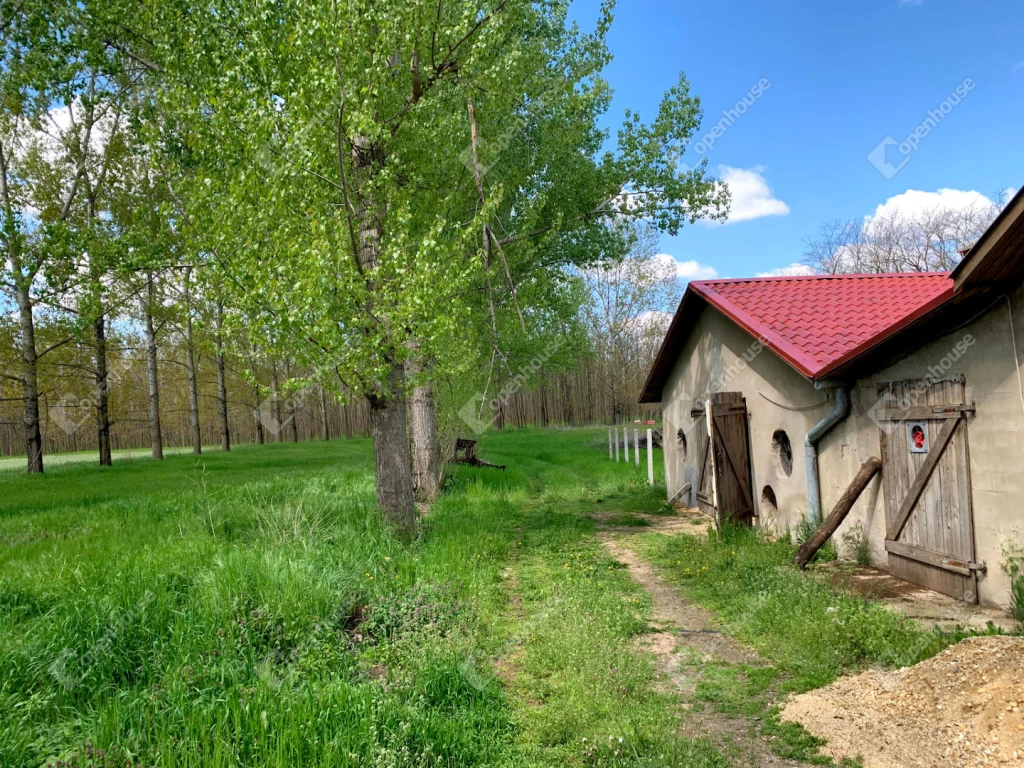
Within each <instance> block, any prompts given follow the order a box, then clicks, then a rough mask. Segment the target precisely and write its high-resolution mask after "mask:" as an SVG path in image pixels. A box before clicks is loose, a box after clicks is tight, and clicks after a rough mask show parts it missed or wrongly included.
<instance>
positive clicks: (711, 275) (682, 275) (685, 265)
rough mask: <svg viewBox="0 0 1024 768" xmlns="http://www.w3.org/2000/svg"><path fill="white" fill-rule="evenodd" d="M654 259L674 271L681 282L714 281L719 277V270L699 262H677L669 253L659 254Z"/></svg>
mask: <svg viewBox="0 0 1024 768" xmlns="http://www.w3.org/2000/svg"><path fill="white" fill-rule="evenodd" d="M654 258H655V259H656V260H657V261H658V262H659V263H660V264H662V265H663V266H664V267H666V268H668V269H674V270H675V272H676V277H678V278H679V279H681V280H714V279H715V278H716V277H718V270H717V269H715V268H714V267H712V266H709V265H707V264H701V263H700V262H699V261H693V260H690V261H677V260H676V258H675V257H674V256H670V255H668V254H667V253H659V254H658V255H657V256H655V257H654Z"/></svg>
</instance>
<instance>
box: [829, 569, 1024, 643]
mask: <svg viewBox="0 0 1024 768" xmlns="http://www.w3.org/2000/svg"><path fill="white" fill-rule="evenodd" d="M814 571H815V572H817V573H820V574H822V575H823V576H825V577H826V578H829V579H831V581H832V584H833V585H835V586H836V587H838V588H840V589H847V590H851V591H853V592H856V593H858V594H861V595H863V596H864V597H867V598H869V599H872V600H877V601H878V602H879V603H880V604H881V605H883V606H884V607H886V608H888V609H889V610H892V611H896V612H899V613H903V614H906V615H907V616H909V617H910V618H912V619H915V620H916V621H918V622H919V623H921V624H923V625H924V626H926V627H933V628H935V629H940V630H945V631H948V630H951V629H954V628H956V627H966V628H968V629H985V627H986V626H987V625H988V624H989V623H992V624H994V625H995V626H997V627H1001V628H1002V629H1003V630H1005V631H1007V632H1012V631H1013V630H1014V627H1015V624H1016V622H1014V620H1013V618H1012V617H1011V616H1010V615H1009V614H1008V613H1007V612H1006V611H1003V610H1000V609H998V608H993V607H990V606H983V605H970V604H968V603H965V602H963V601H962V600H957V599H956V598H953V597H950V596H949V595H943V594H940V593H939V592H935V591H933V590H930V589H927V588H925V587H921V586H918V585H917V584H912V583H910V582H909V581H903V580H902V579H897V578H896V577H895V576H892V575H891V574H889V573H886V572H885V571H882V570H879V569H878V568H873V567H871V566H865V565H852V564H850V563H824V564H821V565H816V566H814Z"/></svg>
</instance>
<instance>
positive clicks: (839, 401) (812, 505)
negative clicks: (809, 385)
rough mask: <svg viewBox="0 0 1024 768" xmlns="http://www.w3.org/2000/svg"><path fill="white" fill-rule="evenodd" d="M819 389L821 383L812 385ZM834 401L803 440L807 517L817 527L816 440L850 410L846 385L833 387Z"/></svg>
mask: <svg viewBox="0 0 1024 768" xmlns="http://www.w3.org/2000/svg"><path fill="white" fill-rule="evenodd" d="M814 386H815V387H816V388H818V389H821V386H822V385H821V383H820V382H818V383H816V384H815V385H814ZM834 391H835V398H836V399H835V403H834V404H833V405H832V411H831V412H830V413H829V414H828V416H826V417H825V418H824V419H822V420H821V421H819V422H818V423H817V424H815V425H814V427H812V428H811V431H810V432H808V433H807V439H806V440H805V441H804V454H805V457H806V461H807V518H808V519H809V520H810V521H811V524H812V525H813V526H814V527H815V528H817V527H818V526H819V525H821V486H820V484H819V482H818V441H820V440H821V438H823V437H824V436H825V435H826V434H827V433H828V431H829V430H830V429H832V427H834V426H835V425H836V424H838V423H839V422H840V421H842V420H843V419H845V418H846V414H848V413H849V412H850V392H849V390H848V389H847V388H846V385H844V384H839V385H836V387H835V390H834Z"/></svg>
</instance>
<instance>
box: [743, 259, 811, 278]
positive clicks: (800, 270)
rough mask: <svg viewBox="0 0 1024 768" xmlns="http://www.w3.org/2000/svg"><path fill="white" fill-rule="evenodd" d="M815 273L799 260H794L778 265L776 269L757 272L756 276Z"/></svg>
mask: <svg viewBox="0 0 1024 768" xmlns="http://www.w3.org/2000/svg"><path fill="white" fill-rule="evenodd" d="M814 274H817V273H816V272H815V271H814V270H813V269H811V268H810V267H809V266H807V265H806V264H802V263H800V262H799V261H794V262H793V263H792V264H790V265H788V266H785V267H778V268H776V269H772V270H769V271H767V272H759V273H758V274H757V275H756V276H757V277H789V276H795V275H814Z"/></svg>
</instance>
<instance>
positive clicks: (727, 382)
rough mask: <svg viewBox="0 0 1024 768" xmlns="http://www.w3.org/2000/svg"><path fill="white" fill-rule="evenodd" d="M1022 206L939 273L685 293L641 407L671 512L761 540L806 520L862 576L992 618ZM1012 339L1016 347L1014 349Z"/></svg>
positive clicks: (1015, 526)
mask: <svg viewBox="0 0 1024 768" xmlns="http://www.w3.org/2000/svg"><path fill="white" fill-rule="evenodd" d="M1022 282H1024V192H1022V193H1018V195H1017V196H1016V197H1015V198H1014V199H1013V200H1012V201H1011V202H1010V204H1009V205H1008V206H1007V207H1006V208H1005V209H1004V211H1003V212H1002V214H1001V215H1000V216H999V218H998V219H997V220H996V221H995V222H994V223H993V225H992V227H991V228H990V229H989V230H988V231H987V232H986V234H985V235H984V236H983V237H982V238H981V239H980V240H979V241H978V242H977V243H976V244H975V245H974V246H973V247H972V248H971V249H970V250H969V251H968V252H967V253H966V254H965V256H964V258H963V261H962V262H961V264H960V265H959V266H958V267H957V269H956V270H954V271H953V272H952V273H931V274H887V275H837V276H812V277H777V278H754V279H740V280H710V281H701V282H694V283H690V284H689V286H688V287H687V290H686V293H685V295H684V296H683V299H682V301H681V303H680V305H679V309H678V311H677V312H676V315H675V318H674V319H673V321H672V324H671V326H670V328H669V330H668V333H667V335H666V337H665V339H664V341H663V343H662V346H661V349H660V351H659V353H658V356H657V358H656V360H655V362H654V365H653V366H652V368H651V371H650V374H649V376H648V379H647V382H646V384H645V386H644V389H643V392H642V394H641V398H640V400H641V402H643V403H657V402H660V403H661V405H662V409H663V418H664V430H665V451H664V456H665V476H666V483H667V485H668V494H669V497H670V499H671V500H679V501H683V502H685V503H688V504H690V505H691V506H696V507H699V508H700V509H702V510H703V511H704V512H706V513H707V514H709V515H710V516H712V517H715V518H717V519H725V518H729V519H732V520H734V521H740V522H750V523H752V524H754V525H759V526H761V527H764V528H766V529H769V530H772V531H775V532H777V533H780V534H781V533H785V532H786V531H787V530H789V531H793V530H795V529H796V528H797V527H798V526H799V524H800V522H801V521H802V520H804V519H808V520H810V521H812V522H814V523H816V522H818V521H820V519H821V517H822V514H823V512H824V514H825V515H827V514H828V512H829V510H830V509H831V508H832V506H833V505H834V503H835V502H836V500H837V499H838V498H839V497H840V495H841V494H842V493H843V491H844V490H845V489H846V488H847V486H848V485H849V484H850V482H851V480H852V479H853V478H854V476H855V475H856V474H857V472H858V470H859V469H860V468H861V466H862V465H863V464H864V462H865V461H867V460H868V459H869V458H870V457H879V458H880V459H881V460H882V465H883V469H882V472H881V473H880V475H876V477H875V478H874V480H873V481H872V482H871V484H870V485H869V486H868V488H867V490H866V491H865V492H864V493H863V494H862V495H861V496H860V498H859V499H858V501H857V503H856V505H855V506H854V508H853V510H852V512H851V513H850V515H849V517H848V518H847V519H846V520H845V522H844V524H843V526H842V527H841V528H840V530H839V532H838V533H837V535H836V538H837V540H838V539H839V538H840V537H841V536H842V535H843V534H844V533H845V532H847V531H850V530H851V528H852V527H854V526H858V525H859V526H862V528H863V531H864V532H865V534H866V536H867V541H868V543H869V546H870V551H871V559H872V562H873V564H875V565H876V566H879V567H881V568H884V569H886V570H888V571H889V572H890V573H892V574H893V575H896V576H899V577H900V578H903V579H906V580H908V581H912V582H915V583H918V584H922V585H924V586H927V587H930V588H932V589H935V590H938V591H940V592H944V593H946V594H950V595H953V596H955V597H957V598H960V599H963V600H966V601H968V602H971V603H973V602H981V603H984V604H989V605H1002V606H1005V605H1007V604H1008V603H1009V599H1010V592H1009V589H1010V584H1009V579H1008V577H1007V575H1006V574H1005V573H1004V572H1003V571H1002V569H1001V567H1000V566H1001V563H1002V562H1004V549H1005V547H1006V546H1007V545H1008V544H1009V543H1012V542H1017V543H1018V544H1021V543H1024V381H1022V375H1024V374H1022V371H1021V357H1022V348H1021V341H1024V325H1021V326H1019V327H1015V326H1014V320H1015V319H1016V320H1017V321H1018V322H1024V288H1022V287H1021V284H1022ZM1018 337H1020V338H1018Z"/></svg>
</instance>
